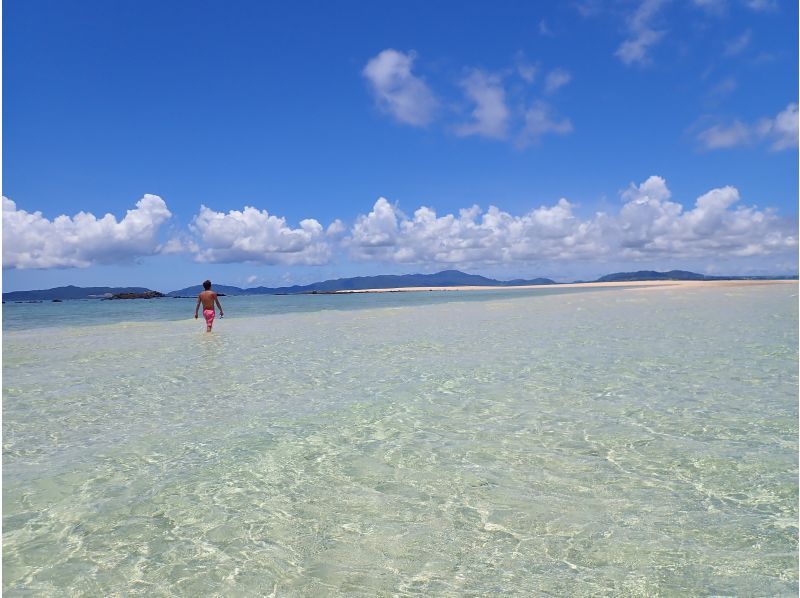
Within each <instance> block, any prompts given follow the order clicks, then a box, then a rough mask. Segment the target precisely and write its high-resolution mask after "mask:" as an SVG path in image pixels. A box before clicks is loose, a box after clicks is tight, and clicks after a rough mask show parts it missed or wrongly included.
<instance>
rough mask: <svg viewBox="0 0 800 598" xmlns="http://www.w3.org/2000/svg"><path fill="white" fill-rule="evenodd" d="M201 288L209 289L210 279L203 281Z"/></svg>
mask: <svg viewBox="0 0 800 598" xmlns="http://www.w3.org/2000/svg"><path fill="white" fill-rule="evenodd" d="M203 288H204V289H205V290H209V289H210V288H211V281H210V280H207V281H205V282H204V283H203Z"/></svg>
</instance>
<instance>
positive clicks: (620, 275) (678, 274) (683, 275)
mask: <svg viewBox="0 0 800 598" xmlns="http://www.w3.org/2000/svg"><path fill="white" fill-rule="evenodd" d="M796 278H797V276H706V275H705V274H697V273H696V272H687V271H686V270H670V271H669V272H655V271H653V270H639V271H637V272H616V273H614V274H606V275H605V276H601V277H600V278H598V279H597V280H595V281H593V282H633V281H638V280H794V279H796Z"/></svg>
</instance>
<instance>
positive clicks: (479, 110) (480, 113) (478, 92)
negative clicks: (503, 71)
mask: <svg viewBox="0 0 800 598" xmlns="http://www.w3.org/2000/svg"><path fill="white" fill-rule="evenodd" d="M461 85H462V87H463V88H464V91H465V93H466V94H467V97H469V98H470V100H472V101H473V102H475V109H474V110H473V111H472V121H471V122H468V123H464V124H462V125H459V126H458V127H456V134H457V135H460V136H462V137H466V136H468V135H481V136H483V137H489V138H492V139H503V138H505V137H506V136H507V135H508V118H509V114H510V113H509V110H508V106H506V94H505V89H503V83H502V81H501V79H500V77H499V76H497V75H491V74H488V73H485V72H483V71H480V70H475V71H473V72H472V73H470V75H469V76H467V77H466V78H465V79H464V80H463V81H462V82H461Z"/></svg>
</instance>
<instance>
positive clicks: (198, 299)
mask: <svg viewBox="0 0 800 598" xmlns="http://www.w3.org/2000/svg"><path fill="white" fill-rule="evenodd" d="M199 310H200V297H199V296H198V297H197V305H195V306H194V319H195V320H196V319H197V312H198V311H199Z"/></svg>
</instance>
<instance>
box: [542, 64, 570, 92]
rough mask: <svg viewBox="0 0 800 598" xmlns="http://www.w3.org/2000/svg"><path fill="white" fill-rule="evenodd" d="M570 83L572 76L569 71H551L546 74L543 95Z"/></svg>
mask: <svg viewBox="0 0 800 598" xmlns="http://www.w3.org/2000/svg"><path fill="white" fill-rule="evenodd" d="M570 81H572V75H571V74H570V73H569V71H565V70H564V69H553V70H552V71H550V72H549V73H547V78H546V79H545V81H544V91H545V93H553V92H555V91H557V90H558V89H560V88H561V87H564V86H565V85H566V84H567V83H569V82H570Z"/></svg>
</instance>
